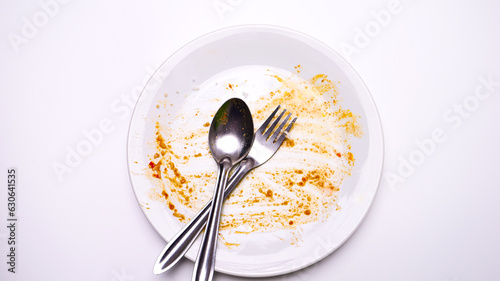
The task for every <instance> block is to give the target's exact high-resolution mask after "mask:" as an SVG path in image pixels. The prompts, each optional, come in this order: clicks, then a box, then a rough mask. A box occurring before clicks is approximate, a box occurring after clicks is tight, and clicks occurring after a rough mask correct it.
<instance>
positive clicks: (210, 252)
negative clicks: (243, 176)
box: [192, 158, 232, 281]
mask: <svg viewBox="0 0 500 281" xmlns="http://www.w3.org/2000/svg"><path fill="white" fill-rule="evenodd" d="M231 166H232V163H231V160H229V159H228V158H224V159H222V160H221V161H220V163H219V173H218V175H217V184H216V185H215V191H214V196H213V199H212V208H211V210H210V214H209V215H208V221H207V227H206V229H205V235H203V240H202V241H201V246H200V251H199V252H198V257H197V258H196V262H195V264H194V270H193V278H192V280H193V281H209V280H212V277H213V274H214V269H215V255H216V251H217V236H218V234H219V222H220V214H221V212H222V203H223V199H224V198H223V197H224V188H225V187H226V184H227V174H228V173H229V170H230V169H231Z"/></svg>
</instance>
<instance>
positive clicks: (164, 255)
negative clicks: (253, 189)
mask: <svg viewBox="0 0 500 281" xmlns="http://www.w3.org/2000/svg"><path fill="white" fill-rule="evenodd" d="M255 167H256V165H255V161H254V160H253V159H248V158H247V159H244V160H242V161H241V162H240V163H239V165H238V166H237V167H236V168H235V170H234V172H233V174H232V175H231V176H230V178H229V180H228V182H227V185H226V189H225V190H224V199H225V198H227V196H229V194H231V192H232V191H233V189H234V188H235V187H236V186H237V185H238V183H239V182H240V181H241V180H242V179H243V178H244V177H245V176H246V174H247V173H248V172H250V171H251V170H252V169H253V168H255ZM211 204H212V200H210V201H208V202H207V204H205V206H204V207H203V209H201V211H199V212H198V214H196V215H195V216H194V217H193V218H192V219H191V220H190V221H189V222H188V223H187V224H186V225H185V226H184V227H183V228H182V229H181V230H180V231H179V232H177V234H176V235H175V236H174V238H172V240H170V242H169V243H168V244H167V246H165V248H164V249H163V251H162V252H161V253H160V255H159V256H158V258H157V260H156V263H155V266H154V268H153V272H154V273H155V274H160V273H163V272H165V271H167V270H169V269H170V268H172V267H173V266H174V265H175V264H176V263H177V262H178V261H179V260H180V259H181V258H182V257H183V256H184V255H185V254H186V252H187V251H188V250H189V248H191V246H192V245H193V243H194V241H195V240H196V237H198V235H199V234H200V232H201V231H202V230H203V228H204V227H205V225H206V224H207V219H208V215H209V214H210V208H211Z"/></svg>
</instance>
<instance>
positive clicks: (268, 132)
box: [264, 109, 286, 140]
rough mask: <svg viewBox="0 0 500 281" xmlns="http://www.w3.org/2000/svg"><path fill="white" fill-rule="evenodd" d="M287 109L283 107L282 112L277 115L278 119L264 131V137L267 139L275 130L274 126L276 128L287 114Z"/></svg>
mask: <svg viewBox="0 0 500 281" xmlns="http://www.w3.org/2000/svg"><path fill="white" fill-rule="evenodd" d="M285 112H286V109H283V111H282V112H281V114H280V115H279V116H278V117H276V120H274V122H273V124H272V125H271V126H270V127H269V128H268V129H267V131H266V132H265V133H264V139H265V140H267V139H268V138H269V136H270V135H271V133H272V132H273V130H274V128H276V125H278V123H279V122H280V119H281V117H283V114H285Z"/></svg>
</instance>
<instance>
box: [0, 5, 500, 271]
mask: <svg viewBox="0 0 500 281" xmlns="http://www.w3.org/2000/svg"><path fill="white" fill-rule="evenodd" d="M139 2H140V3H139ZM343 2H344V3H340V1H308V2H307V4H306V1H272V3H271V1H243V0H215V1H214V0H209V1H199V0H193V1H169V0H166V1H165V0H164V1H157V0H146V1H67V0H66V1H62V0H61V1H60V2H55V0H41V1H13V0H5V1H2V3H1V4H0V36H1V39H0V79H1V83H0V131H1V137H0V175H1V176H0V187H1V188H0V219H1V220H2V222H1V223H0V261H1V262H0V280H2V281H3V280H23V281H24V280H52V281H56V280H64V281H66V280H94V281H97V280H101V281H124V280H127V281H136V280H137V281H139V280H190V278H191V272H192V267H193V263H192V262H191V261H189V260H183V261H182V262H181V263H180V264H179V265H178V266H177V267H176V268H174V269H172V270H171V271H170V272H167V273H165V274H163V275H160V276H155V275H153V273H152V266H153V262H154V261H155V259H156V256H157V254H158V252H159V251H160V250H161V249H162V247H163V246H164V244H165V242H164V241H163V240H162V238H161V237H160V236H159V235H158V234H157V233H156V232H155V231H154V229H153V228H152V227H151V226H150V224H149V223H148V221H147V219H146V217H145V216H144V215H143V213H142V211H141V209H140V207H139V205H138V204H137V202H136V199H135V197H134V194H133V190H132V187H131V183H130V181H129V177H128V171H127V165H126V137H127V130H128V125H129V121H130V117H131V110H132V108H133V106H134V99H133V95H134V93H135V92H136V91H138V90H140V89H141V87H142V86H143V85H144V82H145V80H146V79H148V78H149V76H150V75H151V72H152V71H153V70H154V69H156V67H158V66H159V65H160V64H161V63H162V62H163V61H164V60H165V59H166V58H167V57H168V56H169V55H171V54H172V53H173V52H174V51H175V50H177V49H178V48H180V47H181V46H183V45H184V44H186V43H187V42H189V41H191V40H192V39H195V38H196V37H198V36H200V35H203V34H205V33H207V32H210V31H213V30H217V29H220V28H223V27H227V26H233V25H239V24H255V23H257V24H272V25H279V26H283V27H288V28H292V29H295V30H298V31H301V32H304V33H306V34H309V35H311V36H313V37H316V38H317V39H319V40H321V41H323V42H324V43H326V44H328V45H329V46H331V47H332V48H334V49H335V50H337V51H338V52H340V53H342V54H343V55H344V56H345V57H346V58H347V59H348V61H349V62H350V63H351V64H352V65H353V67H354V68H355V69H356V70H357V71H358V73H359V74H360V76H361V77H362V78H363V79H364V81H365V82H366V84H367V86H368V88H369V89H370V91H371V93H372V95H373V98H374V100H375V102H376V104H377V106H378V109H379V112H380V116H381V120H382V126H383V129H384V138H385V162H384V171H383V174H382V181H381V183H380V187H379V190H378V193H377V196H376V198H375V201H374V203H373V205H372V208H371V209H370V211H369V213H368V215H367V216H366V218H365V220H364V221H363V223H362V224H361V226H360V227H359V229H358V230H357V231H356V232H355V234H354V235H353V236H352V237H351V238H350V239H349V240H348V241H347V242H346V243H345V244H344V245H343V246H342V247H340V248H339V249H338V250H337V251H335V252H334V253H333V254H332V255H330V256H328V257H327V258H325V259H324V260H322V261H321V262H319V263H317V264H315V265H313V266H311V267H308V268H306V269H304V270H301V271H298V272H296V273H293V274H289V275H285V276H278V277H274V278H264V279H262V280H437V281H444V280H449V281H462V280H498V279H500V266H499V260H500V239H499V237H500V219H499V218H500V204H499V203H498V201H499V198H500V184H499V183H498V182H499V180H498V175H499V174H500V171H499V168H500V148H499V145H500V133H499V129H500V125H499V121H500V111H499V106H500V55H498V51H499V50H500V28H499V27H500V17H499V16H498V12H499V11H500V4H499V3H498V2H497V1H450V0H447V1H410V0H401V1H387V0H377V1H351V2H353V3H347V2H349V1H343ZM381 10H385V11H386V12H380V11H381ZM388 13H389V14H390V18H389V17H387V16H386V17H382V15H387V14H388ZM377 17H378V18H379V19H378V22H377V21H376V20H377ZM488 81H489V82H488ZM476 89H477V91H478V92H477V95H478V96H475V91H476ZM118 107H119V108H120V110H118ZM106 122H107V123H108V125H109V126H110V127H111V128H108V129H109V130H107V131H106V132H105V133H103V138H102V139H101V140H99V141H97V142H95V144H94V145H93V146H92V149H91V150H90V151H89V152H88V153H87V155H84V156H83V157H82V158H81V159H77V158H75V159H67V157H70V156H68V155H71V152H70V151H71V150H75V149H76V147H77V146H78V144H79V143H81V142H82V141H84V140H85V139H86V137H85V135H84V131H92V130H96V129H98V128H99V126H100V124H101V123H106ZM439 133H441V136H438V137H436V134H438V135H439ZM433 136H434V137H435V140H434V146H433V147H431V146H430V145H428V146H427V149H425V148H421V146H419V145H418V143H426V142H427V143H429V141H430V139H431V138H432V137H433ZM426 139H427V141H424V140H426ZM424 152H425V153H424ZM422 156H423V157H422ZM70 158H71V157H70ZM68 161H69V163H71V164H72V165H73V167H69V168H68V170H67V171H65V173H64V174H62V175H60V177H59V178H58V176H57V174H56V172H55V171H54V168H53V166H54V165H57V164H55V163H59V164H65V163H66V164H67V163H68ZM11 167H15V168H17V187H16V191H17V197H16V199H17V201H16V203H17V205H16V207H17V209H16V217H17V218H18V221H17V228H16V242H17V244H16V273H15V274H13V273H11V272H8V271H7V268H8V265H7V254H8V250H9V249H8V247H9V246H8V237H9V236H10V231H9V229H8V228H7V225H8V224H7V218H8V212H7V191H8V190H7V170H8V169H9V168H11ZM215 280H244V279H243V278H237V277H233V276H229V275H225V274H216V275H215ZM245 280H246V279H245Z"/></svg>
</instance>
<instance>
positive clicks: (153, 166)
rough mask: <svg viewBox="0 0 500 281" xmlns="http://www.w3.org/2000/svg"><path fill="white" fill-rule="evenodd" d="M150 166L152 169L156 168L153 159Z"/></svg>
mask: <svg viewBox="0 0 500 281" xmlns="http://www.w3.org/2000/svg"><path fill="white" fill-rule="evenodd" d="M149 168H151V169H154V168H155V163H153V161H151V162H149Z"/></svg>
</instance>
